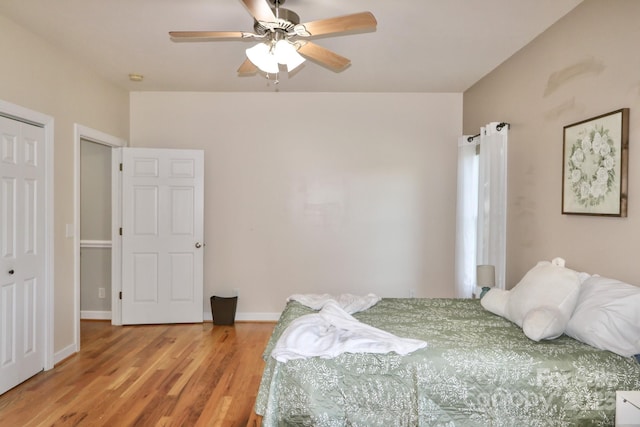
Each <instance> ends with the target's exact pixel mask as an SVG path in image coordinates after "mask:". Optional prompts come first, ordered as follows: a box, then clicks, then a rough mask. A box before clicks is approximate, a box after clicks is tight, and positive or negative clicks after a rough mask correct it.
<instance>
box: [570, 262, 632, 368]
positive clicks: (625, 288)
mask: <svg viewBox="0 0 640 427" xmlns="http://www.w3.org/2000/svg"><path fill="white" fill-rule="evenodd" d="M566 334H567V335H569V336H570V337H573V338H575V339H577V340H579V341H582V342H584V343H587V344H589V345H592V346H594V347H596V348H600V349H603V350H609V351H612V352H614V353H617V354H619V355H621V356H625V357H630V356H633V355H635V354H640V287H637V286H633V285H630V284H628V283H624V282H621V281H619V280H615V279H609V278H606V277H600V276H595V275H594V276H591V277H590V278H589V279H587V280H586V281H585V282H584V283H583V285H582V289H581V290H580V296H579V298H578V303H577V305H576V308H575V311H574V313H573V315H572V316H571V319H570V320H569V324H568V325H567V329H566Z"/></svg>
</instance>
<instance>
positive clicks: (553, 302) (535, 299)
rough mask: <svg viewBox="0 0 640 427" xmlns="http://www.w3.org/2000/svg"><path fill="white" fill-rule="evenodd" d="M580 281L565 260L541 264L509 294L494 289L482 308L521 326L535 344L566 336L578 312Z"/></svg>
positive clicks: (560, 259) (556, 259) (483, 302)
mask: <svg viewBox="0 0 640 427" xmlns="http://www.w3.org/2000/svg"><path fill="white" fill-rule="evenodd" d="M579 289H580V277H579V275H578V273H576V272H575V271H573V270H570V269H568V268H564V260H563V259H562V258H555V259H554V260H553V261H552V262H549V261H540V262H539V263H538V264H537V265H536V266H535V267H533V268H532V269H531V270H529V271H528V272H527V274H525V275H524V277H523V278H522V280H520V282H519V283H518V284H517V285H516V286H515V287H514V288H513V289H511V290H510V291H504V290H502V289H495V288H494V289H491V290H490V291H489V292H487V294H486V295H485V296H484V297H483V298H482V299H481V300H480V303H481V304H482V306H483V307H484V308H485V309H486V310H488V311H491V312H492V313H494V314H497V315H499V316H502V317H504V318H506V319H508V320H510V321H512V322H513V323H515V324H516V325H518V326H520V327H521V328H522V330H523V332H524V333H525V335H526V336H527V337H529V338H530V339H532V340H534V341H540V340H541V339H553V338H557V337H559V336H560V335H562V334H563V332H564V330H565V327H566V325H567V322H568V321H569V318H570V317H571V313H572V312H573V309H574V308H575V305H576V302H577V299H578V291H579Z"/></svg>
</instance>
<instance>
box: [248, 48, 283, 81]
mask: <svg viewBox="0 0 640 427" xmlns="http://www.w3.org/2000/svg"><path fill="white" fill-rule="evenodd" d="M246 53H247V58H249V61H251V62H253V65H255V66H256V67H258V68H259V69H260V70H262V71H264V72H265V73H269V74H275V73H277V72H278V71H279V68H278V61H277V60H276V57H275V56H274V55H273V54H272V53H271V48H270V46H269V45H268V44H266V43H258V44H257V45H255V46H253V47H250V48H249V49H247V50H246Z"/></svg>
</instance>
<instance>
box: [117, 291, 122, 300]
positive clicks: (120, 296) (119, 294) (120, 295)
mask: <svg viewBox="0 0 640 427" xmlns="http://www.w3.org/2000/svg"><path fill="white" fill-rule="evenodd" d="M118 298H120V299H122V291H120V292H118Z"/></svg>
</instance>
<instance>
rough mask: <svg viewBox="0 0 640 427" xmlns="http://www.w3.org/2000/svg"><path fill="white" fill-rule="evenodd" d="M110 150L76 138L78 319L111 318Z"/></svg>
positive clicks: (109, 147) (104, 146) (96, 143)
mask: <svg viewBox="0 0 640 427" xmlns="http://www.w3.org/2000/svg"><path fill="white" fill-rule="evenodd" d="M111 151H112V147H111V146H109V145H104V144H101V143H98V142H93V141H89V140H87V139H81V140H80V318H81V319H93V320H110V319H111V246H112V244H111V222H112V221H111Z"/></svg>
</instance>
